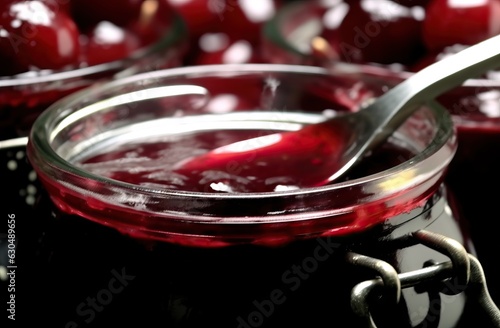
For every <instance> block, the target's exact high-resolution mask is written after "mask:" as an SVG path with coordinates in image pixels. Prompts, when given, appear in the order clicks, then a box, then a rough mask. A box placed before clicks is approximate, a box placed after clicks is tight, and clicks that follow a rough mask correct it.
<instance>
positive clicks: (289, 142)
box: [177, 35, 500, 191]
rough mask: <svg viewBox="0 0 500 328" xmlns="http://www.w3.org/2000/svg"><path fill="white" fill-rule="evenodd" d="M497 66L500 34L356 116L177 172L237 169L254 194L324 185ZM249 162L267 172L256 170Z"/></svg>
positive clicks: (226, 151) (219, 152)
mask: <svg viewBox="0 0 500 328" xmlns="http://www.w3.org/2000/svg"><path fill="white" fill-rule="evenodd" d="M498 66H500V35H499V36H495V37H492V38H490V39H487V40H485V41H483V42H480V43H478V44H476V45H473V46H470V47H468V48H466V49H464V50H462V51H460V52H459V53H456V54H454V55H452V56H449V57H447V58H445V59H443V60H441V61H438V62H436V63H434V64H432V65H430V66H428V67H426V68H424V69H423V70H421V71H419V72H417V73H415V74H413V75H411V76H410V77H409V78H407V79H406V80H404V81H403V82H401V83H400V84H398V85H397V86H395V87H394V88H392V89H391V90H389V91H388V92H386V93H385V94H383V95H382V96H380V97H379V98H377V99H376V100H375V101H373V102H372V103H371V104H369V105H367V106H366V107H364V108H362V109H360V110H359V111H357V112H354V113H348V114H346V115H339V116H335V117H333V118H329V119H327V120H325V121H323V122H320V123H315V124H310V125H306V126H304V127H303V128H301V129H299V130H298V131H292V132H290V131H288V132H283V133H276V134H271V135H267V136H263V137H259V138H253V139H248V140H244V141H240V142H237V143H234V144H230V145H227V146H223V147H220V148H217V149H214V150H212V151H210V152H208V153H205V154H203V155H201V156H197V157H193V158H190V159H188V160H186V161H184V162H183V163H179V166H178V167H177V171H179V172H184V173H188V174H191V173H192V172H201V171H213V170H216V171H226V172H227V171H228V169H229V168H235V167H236V168H239V171H237V172H236V173H238V174H240V175H244V174H248V176H252V183H253V187H252V189H253V191H273V190H269V189H268V188H270V187H268V182H269V179H272V178H274V177H283V176H287V177H297V176H299V177H300V179H301V181H300V186H299V187H314V186H321V185H325V184H327V183H330V182H331V181H333V180H335V179H337V178H339V177H340V176H342V175H343V174H344V173H345V172H346V171H347V170H349V168H351V167H352V166H353V165H354V164H355V163H356V162H357V161H359V160H360V158H361V157H362V156H363V154H364V153H365V152H366V151H368V150H370V149H372V148H374V147H375V146H376V145H379V144H380V143H381V142H382V141H384V140H386V139H387V138H388V137H389V136H390V135H391V134H392V133H393V131H394V130H396V129H397V128H398V127H399V126H400V125H401V124H402V123H403V122H404V121H405V120H406V119H407V118H408V117H409V116H410V115H411V114H412V113H413V112H414V110H415V109H417V108H418V107H419V105H422V104H423V103H424V102H426V101H430V100H433V99H434V98H435V97H436V96H438V95H440V94H442V93H444V92H446V91H448V90H450V89H452V88H454V87H457V86H459V85H460V84H462V83H463V82H464V81H465V80H467V79H469V78H473V77H476V76H478V75H480V74H482V73H485V72H486V71H488V70H491V69H494V68H496V67H498ZM248 158H253V163H254V164H256V165H257V164H258V163H259V164H260V165H262V164H264V165H265V167H264V166H261V168H258V167H257V168H256V167H253V168H252V167H251V165H252V163H249V161H248ZM243 163H244V165H243ZM239 164H241V165H239ZM238 165H239V166H238ZM242 170H247V171H248V172H242ZM233 171H234V170H233Z"/></svg>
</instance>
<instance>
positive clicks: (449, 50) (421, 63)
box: [409, 44, 468, 72]
mask: <svg viewBox="0 0 500 328" xmlns="http://www.w3.org/2000/svg"><path fill="white" fill-rule="evenodd" d="M467 47H468V46H466V45H463V44H455V45H453V46H449V47H445V48H444V49H443V50H441V51H438V52H430V53H428V54H426V55H424V56H423V57H422V58H420V59H419V60H418V61H417V62H416V63H415V64H414V65H412V66H411V67H410V68H409V69H410V71H413V72H418V71H420V70H421V69H423V68H425V67H427V66H429V65H431V64H433V63H435V62H437V61H440V60H442V59H444V58H446V57H448V56H451V55H453V54H456V53H457V52H459V51H462V50H464V49H465V48H467Z"/></svg>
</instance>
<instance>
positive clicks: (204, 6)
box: [82, 0, 225, 38]
mask: <svg viewBox="0 0 500 328" xmlns="http://www.w3.org/2000/svg"><path fill="white" fill-rule="evenodd" d="M82 1H85V0H82ZM166 1H167V3H168V4H169V5H170V6H171V7H172V8H173V9H175V10H176V11H177V12H178V13H179V14H180V16H181V17H182V18H183V19H184V21H185V22H186V24H187V26H188V30H189V33H190V36H191V37H192V38H197V37H199V36H200V35H202V34H203V33H205V32H207V31H210V32H213V31H214V30H213V26H214V25H216V24H217V22H218V21H219V20H220V17H221V16H220V14H221V13H222V11H223V10H224V6H225V0H209V1H207V0H166Z"/></svg>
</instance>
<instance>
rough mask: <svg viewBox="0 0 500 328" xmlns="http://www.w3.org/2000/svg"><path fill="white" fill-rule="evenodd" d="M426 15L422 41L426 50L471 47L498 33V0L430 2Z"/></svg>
mask: <svg viewBox="0 0 500 328" xmlns="http://www.w3.org/2000/svg"><path fill="white" fill-rule="evenodd" d="M426 12H427V14H426V18H425V20H424V22H423V39H424V42H425V44H426V46H427V48H428V49H429V50H430V51H440V50H442V49H443V48H445V47H447V46H452V45H454V44H465V45H472V44H475V43H477V42H480V41H483V40H485V39H487V38H489V37H492V36H494V35H497V34H499V33H500V24H499V23H498V22H499V21H500V1H499V0H484V1H475V0H474V1H471V0H468V1H450V0H431V1H430V2H429V4H428V5H427V11H426Z"/></svg>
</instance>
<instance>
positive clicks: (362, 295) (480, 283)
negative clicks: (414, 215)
mask: <svg viewBox="0 0 500 328" xmlns="http://www.w3.org/2000/svg"><path fill="white" fill-rule="evenodd" d="M407 237H408V238H407V239H406V241H405V245H403V247H409V246H412V245H415V244H422V245H424V246H427V247H429V248H431V249H433V250H435V251H437V252H440V253H442V254H444V255H446V256H447V257H449V258H450V261H446V262H441V263H435V262H432V261H428V262H426V263H425V264H424V267H423V268H422V269H418V270H414V271H410V272H404V273H399V274H398V273H397V271H396V269H395V268H394V267H392V266H391V265H390V264H389V263H387V262H385V261H382V260H379V259H376V258H372V257H368V256H364V255H361V254H356V253H354V252H349V253H347V261H348V262H349V263H351V264H353V265H357V266H362V267H365V268H368V269H371V270H373V271H375V272H376V273H377V274H378V277H377V278H375V279H371V280H366V281H363V282H361V283H358V284H357V285H356V286H354V288H353V289H352V291H351V308H352V310H353V312H354V313H355V314H356V315H357V316H358V317H359V318H360V319H361V321H362V322H363V323H364V324H365V326H366V327H369V328H377V326H376V324H375V322H374V320H373V317H372V315H371V313H370V304H369V303H370V300H373V299H374V296H378V297H381V298H384V301H385V300H387V301H388V302H389V304H394V305H396V304H397V303H398V302H399V300H400V296H401V290H402V289H403V288H410V287H415V289H416V291H417V292H419V291H425V290H426V289H428V288H437V291H438V292H440V293H443V294H446V295H456V294H459V293H462V292H464V293H466V295H467V297H468V298H470V299H472V300H475V301H476V302H477V303H478V304H479V306H480V308H481V310H482V311H483V314H484V315H485V316H486V317H487V319H488V320H489V322H490V323H491V326H492V327H500V310H499V308H498V307H497V306H496V304H495V303H494V302H493V300H492V299H491V296H490V294H489V292H488V288H487V285H486V278H485V276H484V272H483V268H482V266H481V264H480V262H479V260H477V259H476V257H474V256H473V255H471V254H468V253H467V251H466V250H465V248H464V247H463V246H462V245H461V244H460V243H459V242H458V241H456V240H454V239H452V238H449V237H446V236H443V235H440V234H436V233H433V232H430V231H425V230H420V231H417V232H415V233H413V234H411V235H410V236H407ZM375 293H376V294H375ZM419 326H421V325H419Z"/></svg>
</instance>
